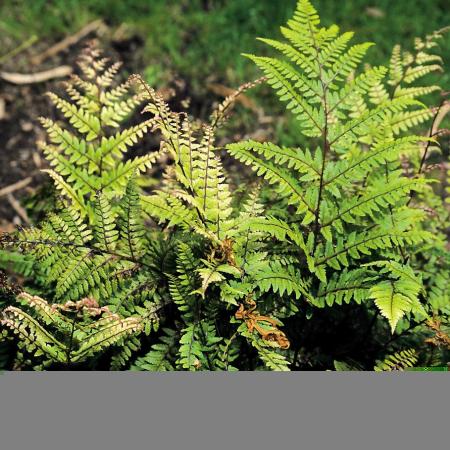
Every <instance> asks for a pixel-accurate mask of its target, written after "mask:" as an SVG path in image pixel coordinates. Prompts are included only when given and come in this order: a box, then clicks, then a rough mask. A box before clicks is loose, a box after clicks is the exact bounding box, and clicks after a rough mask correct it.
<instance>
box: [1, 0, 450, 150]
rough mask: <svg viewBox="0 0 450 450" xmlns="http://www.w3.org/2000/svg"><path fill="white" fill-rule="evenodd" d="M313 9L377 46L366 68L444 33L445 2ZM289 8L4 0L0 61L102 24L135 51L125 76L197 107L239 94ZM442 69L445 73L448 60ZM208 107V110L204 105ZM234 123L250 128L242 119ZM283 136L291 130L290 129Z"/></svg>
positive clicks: (171, 1) (216, 0)
mask: <svg viewBox="0 0 450 450" xmlns="http://www.w3.org/2000/svg"><path fill="white" fill-rule="evenodd" d="M313 3H314V5H315V6H316V8H317V9H318V11H319V13H320V16H321V18H322V22H323V24H324V25H330V24H332V23H336V24H338V25H339V26H340V27H341V29H342V30H354V31H355V32H356V38H355V41H366V40H369V41H373V42H375V43H376V44H377V45H376V47H373V48H372V49H370V51H369V54H368V58H367V60H366V61H367V62H369V63H372V64H386V63H387V60H388V57H389V55H390V52H391V50H392V47H393V46H394V45H395V44H396V43H400V44H402V46H404V47H405V48H411V47H412V45H413V38H414V37H416V36H424V35H426V34H427V33H430V32H432V31H434V30H436V29H439V28H442V27H444V26H446V25H450V6H449V2H448V0H395V1H393V0H378V1H375V0H314V1H313ZM295 4H296V0H2V1H1V2H0V33H1V35H0V36H1V37H0V44H1V45H0V46H1V48H2V49H3V51H0V54H2V53H4V51H7V49H8V48H11V47H14V45H18V44H20V43H21V42H23V41H25V40H26V39H28V38H29V37H30V36H32V35H36V36H37V38H38V42H41V43H42V42H47V43H48V45H49V44H51V43H54V42H57V41H58V40H61V39H62V38H63V37H64V36H67V35H69V34H71V33H74V32H76V31H77V30H79V29H81V28H82V27H83V26H84V25H85V24H86V23H88V22H90V21H92V20H94V19H97V18H101V19H103V20H104V21H105V22H106V23H107V24H108V25H109V26H110V27H111V30H115V32H114V33H115V34H114V33H113V37H114V35H115V36H116V37H117V36H118V35H121V37H122V38H123V37H124V36H125V37H127V38H129V39H135V40H136V42H137V43H138V45H137V46H135V47H132V50H131V52H133V55H132V56H133V62H132V64H131V66H130V64H128V66H127V67H128V70H133V71H136V72H139V73H141V74H143V75H144V76H145V77H146V78H147V80H148V81H149V82H150V83H151V84H153V85H154V86H155V87H157V88H158V87H164V86H165V85H167V84H170V82H171V80H173V79H174V78H178V79H181V80H183V82H184V83H185V84H187V86H188V89H187V90H188V92H189V96H190V97H193V98H197V100H198V101H197V103H199V101H202V100H203V99H207V97H208V95H207V85H208V83H221V84H222V85H225V86H229V87H237V86H238V85H239V84H241V83H242V82H244V81H249V80H252V79H254V78H256V77H258V76H260V74H259V73H258V71H257V69H256V68H255V67H254V65H253V64H252V63H251V62H250V61H248V60H247V59H246V58H244V57H242V56H241V55H240V54H241V53H245V52H247V53H261V52H266V51H268V49H266V48H265V46H264V45H263V44H261V43H259V42H257V41H256V40H255V38H256V37H258V36H264V37H277V36H278V35H279V32H278V29H279V26H280V25H282V24H284V23H285V22H286V20H287V19H288V18H289V17H290V16H291V14H292V12H293V9H294V7H295ZM449 50H450V33H447V35H446V38H445V39H444V41H443V42H442V43H441V50H440V51H441V53H442V55H443V56H444V57H445V54H448V53H449ZM447 59H448V58H447ZM446 64H447V66H446V68H448V67H449V65H448V64H449V62H448V60H447V62H446ZM449 81H450V74H449V71H448V70H446V71H445V74H444V75H443V79H441V80H440V81H439V83H440V85H441V86H443V87H444V88H446V89H449V88H450V83H449ZM263 92H268V91H263ZM251 95H254V94H250V96H251ZM206 105H207V106H206V107H205V108H206V109H208V106H209V105H208V100H206ZM274 107H275V108H276V106H274ZM197 112H198V111H197ZM205 114H206V113H205ZM239 114H240V113H239ZM199 115H200V116H202V114H199ZM203 115H204V114H203ZM239 117H240V118H241V120H242V121H243V122H245V121H246V120H247V121H249V120H251V118H249V117H245V113H243V115H242V116H239ZM288 120H289V119H288ZM244 126H245V124H244ZM287 129H288V130H292V127H291V125H289V124H288V126H287ZM288 134H289V133H288ZM285 139H289V138H288V136H287V135H286V136H285ZM285 143H288V142H285Z"/></svg>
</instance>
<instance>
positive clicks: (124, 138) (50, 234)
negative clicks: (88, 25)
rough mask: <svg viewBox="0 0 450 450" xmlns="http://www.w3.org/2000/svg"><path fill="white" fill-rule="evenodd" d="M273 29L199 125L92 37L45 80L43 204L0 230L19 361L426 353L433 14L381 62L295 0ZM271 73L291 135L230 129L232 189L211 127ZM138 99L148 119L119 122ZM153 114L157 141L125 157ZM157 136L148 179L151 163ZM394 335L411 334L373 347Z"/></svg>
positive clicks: (437, 289)
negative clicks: (14, 285) (240, 168)
mask: <svg viewBox="0 0 450 450" xmlns="http://www.w3.org/2000/svg"><path fill="white" fill-rule="evenodd" d="M281 32H282V34H283V36H284V40H283V41H275V40H269V39H262V41H263V42H265V43H266V44H268V45H269V46H271V47H272V48H274V49H275V50H277V51H279V52H280V53H281V56H280V57H278V58H275V57H269V56H264V57H262V56H255V55H247V56H248V57H249V58H250V59H251V60H253V61H254V62H255V63H256V65H257V66H259V67H260V68H261V69H262V71H263V72H264V77H263V78H261V79H259V80H257V81H256V82H254V83H247V84H245V85H243V86H242V87H241V88H240V89H238V90H237V91H236V93H235V94H233V95H231V96H230V97H228V98H226V99H225V100H224V102H223V103H222V104H221V105H219V107H218V108H217V109H216V111H214V112H213V114H212V115H211V118H210V120H209V123H207V124H204V123H200V122H199V121H198V120H194V119H193V118H192V117H190V116H189V115H188V114H186V113H183V112H181V113H180V112H174V111H173V110H172V108H171V107H170V106H169V104H168V103H167V102H166V101H164V99H163V98H162V96H161V95H160V94H159V93H158V92H156V91H155V90H154V89H152V88H151V87H150V86H148V85H147V84H146V83H145V81H144V80H143V79H142V78H141V77H139V76H137V75H135V76H132V77H130V79H129V80H128V81H127V82H125V83H124V84H121V85H119V86H117V85H116V84H115V83H114V76H115V74H116V72H117V70H118V65H116V64H113V65H108V64H109V63H108V61H107V60H106V59H104V58H103V57H102V56H101V55H100V53H99V52H98V51H97V50H96V49H94V48H90V49H88V50H87V51H86V52H85V53H84V55H83V56H82V58H81V60H80V64H79V69H80V75H79V76H76V77H75V78H73V80H72V81H71V82H70V83H69V84H68V86H67V93H68V96H69V97H68V99H67V100H66V99H63V98H60V97H57V96H55V95H53V94H51V95H50V98H51V100H52V101H53V103H54V104H55V106H56V107H57V109H59V110H60V111H61V112H62V113H63V115H64V116H65V119H66V123H65V124H61V123H57V122H55V121H51V120H48V119H42V120H41V122H42V124H43V126H44V128H45V129H46V130H47V133H48V142H47V143H45V144H41V148H42V150H43V152H44V155H45V156H46V159H47V160H48V162H49V164H50V165H51V167H52V169H50V170H49V171H48V173H49V175H50V176H51V177H52V179H53V180H54V183H55V186H56V188H57V189H58V191H59V193H60V198H59V201H58V202H59V203H58V205H57V209H56V210H55V211H54V212H53V213H51V214H50V215H49V216H48V218H47V219H46V220H45V221H44V222H43V223H41V224H39V226H37V227H33V228H28V229H23V230H18V232H17V233H13V234H3V235H2V236H0V245H1V247H2V248H3V249H5V250H8V251H10V253H8V254H6V253H3V255H10V256H6V258H7V259H9V260H8V261H7V263H8V264H9V265H10V268H12V269H16V270H18V271H21V272H23V273H24V274H25V275H26V276H27V277H31V278H32V279H33V284H32V286H30V293H28V294H27V293H22V294H20V295H18V296H17V299H16V302H19V304H18V305H16V304H15V300H14V298H15V297H16V295H17V293H14V294H13V295H12V298H9V300H8V304H6V303H5V304H4V305H2V308H3V311H2V313H1V314H2V315H1V323H2V336H4V337H5V338H8V339H11V338H12V345H17V346H18V347H17V348H18V353H17V357H16V363H15V364H16V367H22V366H23V367H29V366H31V367H34V368H47V367H58V365H67V364H69V365H70V364H81V365H82V367H89V368H98V367H101V368H103V367H105V364H107V365H108V367H110V368H111V369H113V370H117V369H124V368H125V369H126V368H131V369H132V370H152V371H160V370H191V371H199V370H228V371H234V370H277V371H281V370H283V371H284V370H289V369H291V368H292V369H298V368H310V367H313V368H317V367H319V368H323V367H327V368H329V367H330V366H332V363H333V360H338V361H340V360H342V361H344V360H345V361H351V363H342V364H341V365H342V367H344V366H345V367H360V368H369V369H372V368H373V367H374V365H375V367H378V368H400V367H402V368H403V367H406V366H408V365H411V364H413V362H414V361H413V360H414V358H415V353H414V352H417V354H419V352H422V351H423V352H425V353H426V352H427V350H426V349H427V342H425V339H426V338H427V337H429V334H430V333H429V326H430V325H429V324H430V323H431V322H430V320H431V317H446V315H448V305H449V303H448V289H447V284H448V273H449V271H448V269H449V261H450V259H449V252H448V249H447V247H446V241H447V236H446V232H447V228H448V224H449V216H448V209H446V206H445V196H444V195H443V194H442V192H441V190H439V189H434V190H433V184H434V185H436V184H437V183H435V182H434V181H435V180H433V179H431V177H430V176H429V172H430V170H429V164H430V163H431V161H434V160H433V159H432V157H433V158H434V155H437V150H438V148H439V136H438V135H436V134H435V133H434V132H428V133H426V134H424V133H423V131H422V127H423V126H424V124H426V123H427V121H428V122H429V121H430V120H433V122H434V123H436V121H435V120H434V118H436V115H437V114H439V111H438V110H436V109H430V108H429V107H427V106H426V105H425V104H424V103H423V102H422V101H420V100H423V97H424V96H426V95H428V94H429V93H432V92H435V91H438V90H439V88H438V87H437V86H434V85H433V86H425V87H417V86H416V84H415V82H416V80H418V79H419V78H421V77H422V76H425V75H426V74H428V73H430V72H433V71H437V70H439V67H440V60H439V59H438V58H437V56H435V55H432V54H431V51H432V49H433V47H434V43H435V42H436V40H437V39H438V38H439V37H440V36H441V32H437V33H434V34H432V35H430V36H429V37H427V38H426V39H425V40H416V42H415V53H414V54H413V53H411V54H410V53H408V52H402V51H401V49H399V48H398V47H396V48H395V49H394V52H393V56H392V58H391V61H390V64H389V67H382V66H380V67H368V66H362V65H361V64H362V61H363V57H364V55H365V53H366V51H368V49H369V48H370V46H371V44H369V43H363V44H357V45H351V44H350V40H351V38H352V36H353V33H350V32H346V33H342V34H341V33H340V32H339V29H338V27H337V26H336V25H333V26H331V27H328V28H326V27H322V26H321V25H320V20H319V17H318V14H317V12H316V10H315V9H314V7H313V6H312V4H311V3H310V2H309V1H308V0H300V1H299V2H298V6H297V9H296V11H295V14H294V17H293V18H292V19H291V20H290V21H289V22H288V24H287V26H286V27H282V28H281ZM265 80H267V82H268V83H269V85H271V86H272V87H273V88H274V89H275V91H276V93H277V95H278V96H279V97H280V99H281V101H283V102H285V103H286V104H287V109H288V110H290V111H291V112H292V113H293V114H294V115H295V116H296V117H297V118H298V123H299V130H300V131H301V133H302V140H301V142H302V145H303V147H302V148H287V147H280V146H278V145H276V144H275V143H271V142H256V141H252V140H250V141H245V142H238V143H233V144H229V145H228V146H227V150H228V153H229V154H230V155H232V156H233V157H234V158H236V159H237V160H238V161H240V162H241V163H243V164H245V165H248V166H250V167H251V168H252V169H253V170H254V172H255V174H256V177H255V178H258V179H257V180H253V179H252V180H250V182H249V185H248V187H247V189H245V193H244V194H242V191H243V190H244V189H243V188H242V186H238V187H237V188H236V186H234V183H233V176H232V175H233V174H232V173H227V171H226V170H224V167H223V165H222V160H221V158H220V150H221V148H220V147H218V146H217V144H216V143H215V134H216V130H217V128H218V127H221V126H223V125H224V123H225V122H226V115H227V113H228V111H229V110H230V108H231V107H232V104H233V102H234V100H235V99H236V97H237V96H238V95H239V94H240V93H242V92H244V91H245V90H246V89H249V88H253V87H254V86H255V85H256V84H259V83H261V82H263V81H265ZM129 92H134V94H130V95H131V96H129V95H128V93H129ZM141 103H145V107H144V110H143V113H144V114H145V115H146V117H147V116H148V118H146V119H144V120H142V121H141V122H140V124H138V125H135V126H132V127H128V128H125V127H124V123H125V121H126V120H127V119H128V118H129V116H130V114H131V112H132V110H133V109H134V108H135V107H136V106H137V105H138V104H141ZM67 122H68V124H67ZM431 128H432V127H431ZM148 133H153V134H154V135H155V136H156V137H158V138H159V140H160V150H159V151H157V152H151V153H149V154H147V155H144V156H140V157H135V158H130V157H129V155H127V150H128V149H129V148H130V147H131V146H133V145H134V144H135V143H137V142H138V140H139V139H140V138H142V137H143V136H144V134H148ZM161 154H164V155H165V158H164V159H165V162H164V163H162V162H158V164H159V168H160V169H161V170H160V172H161V174H162V176H161V179H159V180H149V179H148V177H146V176H145V174H144V173H145V170H146V169H147V168H148V167H150V166H151V165H152V164H154V163H156V162H157V159H158V157H159V155H161ZM430 155H431V156H430ZM155 185H156V187H153V188H152V189H149V186H155ZM274 188H275V189H274ZM268 200H269V201H268ZM1 258H2V259H5V257H4V256H1ZM43 298H46V299H48V300H43ZM91 313H92V314H91ZM342 316H344V319H343V320H341V319H340V317H342ZM353 317H356V318H357V320H358V319H360V318H363V319H364V320H365V321H368V322H369V323H368V324H367V330H365V329H364V328H363V324H359V323H353ZM380 317H381V319H380ZM346 321H347V322H346ZM348 322H352V323H351V324H350V325H349V324H348ZM342 323H344V324H345V326H346V327H347V328H351V327H353V329H358V330H360V331H359V334H358V335H357V336H353V335H351V339H352V341H358V342H359V341H361V343H362V345H364V346H365V347H364V355H361V354H360V353H358V352H356V354H355V355H353V354H351V355H350V356H349V355H347V354H345V352H344V357H343V358H341V357H340V356H341V355H340V352H342V350H341V348H339V349H338V348H336V349H333V346H334V341H333V337H334V338H335V336H336V335H333V334H331V333H333V332H334V331H335V330H342ZM346 331H348V330H347V329H346ZM336 333H337V331H336ZM324 336H326V337H324ZM441 338H442V336H441ZM326 339H330V341H328V345H327V346H322V341H321V340H326ZM404 339H407V340H408V342H407V343H408V346H406V345H405V347H403V348H412V350H411V352H406V353H401V354H397V355H394V356H392V357H388V359H386V360H385V361H384V363H380V364H378V363H377V361H382V360H383V359H384V358H386V355H389V354H392V351H393V350H394V348H395V347H396V345H395V344H396V342H395V341H396V340H400V341H401V342H403V340H404ZM441 340H442V339H441ZM329 342H332V345H330V344H329ZM405 344H406V343H405ZM343 347H344V348H348V344H346V345H344V346H343ZM428 347H429V346H428ZM413 351H414V352H413ZM338 355H339V357H337V356H338ZM8 363H9V362H8ZM338 365H339V363H338Z"/></svg>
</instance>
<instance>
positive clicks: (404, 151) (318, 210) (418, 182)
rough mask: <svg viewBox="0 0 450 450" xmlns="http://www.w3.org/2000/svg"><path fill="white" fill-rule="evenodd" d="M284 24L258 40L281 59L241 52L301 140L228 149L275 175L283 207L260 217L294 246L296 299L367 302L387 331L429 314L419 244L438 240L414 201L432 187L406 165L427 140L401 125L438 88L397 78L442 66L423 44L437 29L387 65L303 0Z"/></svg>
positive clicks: (422, 112) (422, 111)
mask: <svg viewBox="0 0 450 450" xmlns="http://www.w3.org/2000/svg"><path fill="white" fill-rule="evenodd" d="M281 33H282V34H283V37H284V40H283V41H276V40H270V39H261V40H262V41H263V42H265V43H266V44H268V45H270V46H271V47H273V48H275V49H276V50H278V51H279V52H280V53H281V55H282V56H284V58H274V57H262V56H255V55H246V56H247V57H248V58H250V59H251V60H252V61H254V62H255V63H256V65H257V66H258V67H260V68H261V69H262V70H263V72H264V74H265V75H266V77H267V79H268V82H269V84H270V85H271V86H272V87H273V88H274V89H275V91H276V93H277V95H278V96H279V97H280V100H281V101H283V102H285V103H286V104H287V109H288V110H290V111H291V112H292V113H293V114H294V115H295V116H296V117H297V119H298V122H299V128H300V129H301V132H302V133H303V135H304V136H305V137H306V138H307V139H308V141H307V142H308V147H306V148H282V147H279V146H277V145H275V144H273V143H269V142H265V143H260V142H255V141H246V142H240V143H236V144H231V145H229V146H228V151H229V153H230V154H231V155H232V156H234V157H235V158H237V159H238V160H239V161H241V162H243V163H244V164H246V165H249V166H250V167H252V169H253V170H254V171H255V172H256V174H257V175H259V176H261V177H263V178H264V179H265V180H267V182H268V183H269V184H271V185H274V186H275V187H276V190H277V192H278V198H279V199H280V201H283V204H284V205H285V210H286V211H289V212H288V214H285V215H284V216H283V217H280V216H279V217H273V218H267V219H265V222H266V224H267V227H268V229H271V232H272V233H273V235H274V236H276V237H277V238H278V239H283V240H284V241H285V242H286V243H287V245H288V246H289V248H290V250H291V251H293V250H294V248H295V247H297V249H298V250H297V251H296V254H297V256H296V257H295V258H294V262H293V264H292V265H290V267H291V270H293V271H297V273H298V274H299V275H298V276H297V280H298V282H300V283H301V284H302V285H303V286H304V287H306V292H302V297H303V298H304V299H305V300H307V301H309V302H310V303H311V304H313V305H314V306H318V307H323V306H325V305H327V306H332V305H334V304H336V303H337V304H342V302H346V303H348V302H350V301H352V300H354V301H356V302H358V303H361V302H363V301H364V303H366V304H367V303H369V302H370V301H373V302H374V304H375V305H376V306H377V307H378V309H379V310H380V312H381V314H382V315H383V316H384V317H386V318H387V319H388V321H389V323H390V326H391V329H392V332H394V331H395V329H396V326H397V324H398V322H399V321H400V319H401V318H403V317H404V316H405V315H406V314H408V315H413V316H418V317H421V318H424V317H427V308H425V307H424V303H426V301H427V294H426V293H425V292H424V287H423V281H422V279H421V276H420V273H417V271H415V270H414V267H415V262H416V258H419V257H420V256H419V255H418V253H420V252H418V251H417V250H418V249H421V250H424V249H429V248H440V249H443V248H444V246H445V240H444V239H443V238H442V234H441V235H438V236H436V235H435V234H434V233H432V232H431V230H428V229H427V228H428V226H427V221H428V220H429V218H428V217H427V214H426V213H425V212H424V211H423V210H421V208H420V207H419V204H418V202H412V199H413V198H424V197H425V196H427V195H430V193H431V187H430V180H428V179H426V177H425V176H424V175H423V171H422V170H420V169H421V168H419V170H415V171H414V170H413V169H415V168H416V169H417V166H414V161H415V158H417V154H420V152H421V151H422V149H423V146H424V145H425V146H427V145H429V143H430V139H431V138H429V137H428V136H421V135H415V134H412V133H411V132H410V129H412V128H414V127H415V126H416V125H417V124H419V123H422V122H423V121H425V120H427V119H429V118H430V117H431V116H432V112H431V111H430V110H429V108H427V107H426V106H425V105H424V104H423V103H421V102H420V101H418V97H420V96H423V95H425V94H428V93H430V92H432V91H434V90H438V89H439V88H438V87H437V86H431V87H425V88H422V87H405V85H409V84H410V83H412V82H413V81H415V80H416V79H418V78H419V77H421V76H423V75H425V74H427V73H429V72H431V71H434V70H438V69H440V65H439V64H438V63H439V59H438V57H437V56H433V55H430V54H428V53H427V52H428V49H429V48H431V47H432V46H433V45H434V39H435V38H438V37H439V36H440V33H435V34H434V35H432V36H430V37H428V38H427V39H426V41H421V40H417V41H416V50H417V55H416V57H413V56H412V55H410V54H404V55H403V57H401V56H400V50H399V48H398V47H396V48H395V49H394V53H393V57H392V59H391V64H390V68H389V69H388V68H385V67H366V68H364V70H362V71H358V67H359V66H360V64H361V61H362V59H363V57H364V55H365V53H366V52H367V50H368V49H369V48H370V46H371V45H372V44H371V43H362V44H356V45H351V44H350V43H349V42H350V40H351V38H352V37H353V33H351V32H346V33H342V34H340V33H339V28H338V27H337V26H335V25H333V26H331V27H328V28H326V27H321V25H320V19H319V16H318V14H317V12H316V10H315V9H314V7H313V6H312V4H311V3H310V2H309V1H308V0H300V1H299V2H298V5H297V9H296V11H295V14H294V17H293V18H292V19H291V20H290V21H289V22H288V24H287V27H282V28H281ZM389 87H390V89H389ZM405 131H408V134H406V135H405V134H404V133H403V132H405ZM433 142H434V141H433ZM433 145H435V144H433ZM403 159H406V161H407V162H408V165H410V166H411V170H410V171H409V170H408V171H407V173H405V170H404V168H403V167H402V160H403ZM279 209H280V208H279V206H278V207H277V210H276V211H278V210H279ZM268 214H269V215H270V211H268Z"/></svg>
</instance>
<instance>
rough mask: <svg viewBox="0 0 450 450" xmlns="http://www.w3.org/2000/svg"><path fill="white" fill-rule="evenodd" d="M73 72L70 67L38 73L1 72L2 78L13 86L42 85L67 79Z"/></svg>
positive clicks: (0, 76) (60, 67)
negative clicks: (48, 81)
mask: <svg viewBox="0 0 450 450" xmlns="http://www.w3.org/2000/svg"><path fill="white" fill-rule="evenodd" d="M72 71H73V69H72V67H70V66H59V67H55V68H54V69H50V70H44V71H43V72H37V73H12V72H0V78H3V79H4V80H5V81H8V82H9V83H13V84H31V83H42V82H43V81H47V80H51V79H53V78H62V77H66V76H67V75H70V74H71V73H72Z"/></svg>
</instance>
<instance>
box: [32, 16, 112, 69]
mask: <svg viewBox="0 0 450 450" xmlns="http://www.w3.org/2000/svg"><path fill="white" fill-rule="evenodd" d="M104 26H105V24H104V23H103V21H102V20H100V19H99V20H94V21H93V22H90V23H88V24H87V25H86V26H84V27H83V28H82V29H81V30H79V31H78V32H76V33H75V34H73V35H71V36H67V37H66V38H64V39H63V40H62V41H60V42H58V43H57V44H55V45H53V46H52V47H50V48H48V49H47V50H45V51H44V52H42V53H40V54H39V55H36V56H33V58H31V63H32V64H41V63H42V62H43V61H45V60H46V59H47V58H50V57H51V56H54V55H56V54H57V53H59V52H61V51H63V50H65V49H66V48H68V47H71V46H72V45H74V44H76V43H77V42H78V41H80V40H81V39H83V38H84V37H85V36H87V35H88V34H90V33H92V32H94V31H96V30H98V29H99V28H101V27H104Z"/></svg>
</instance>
